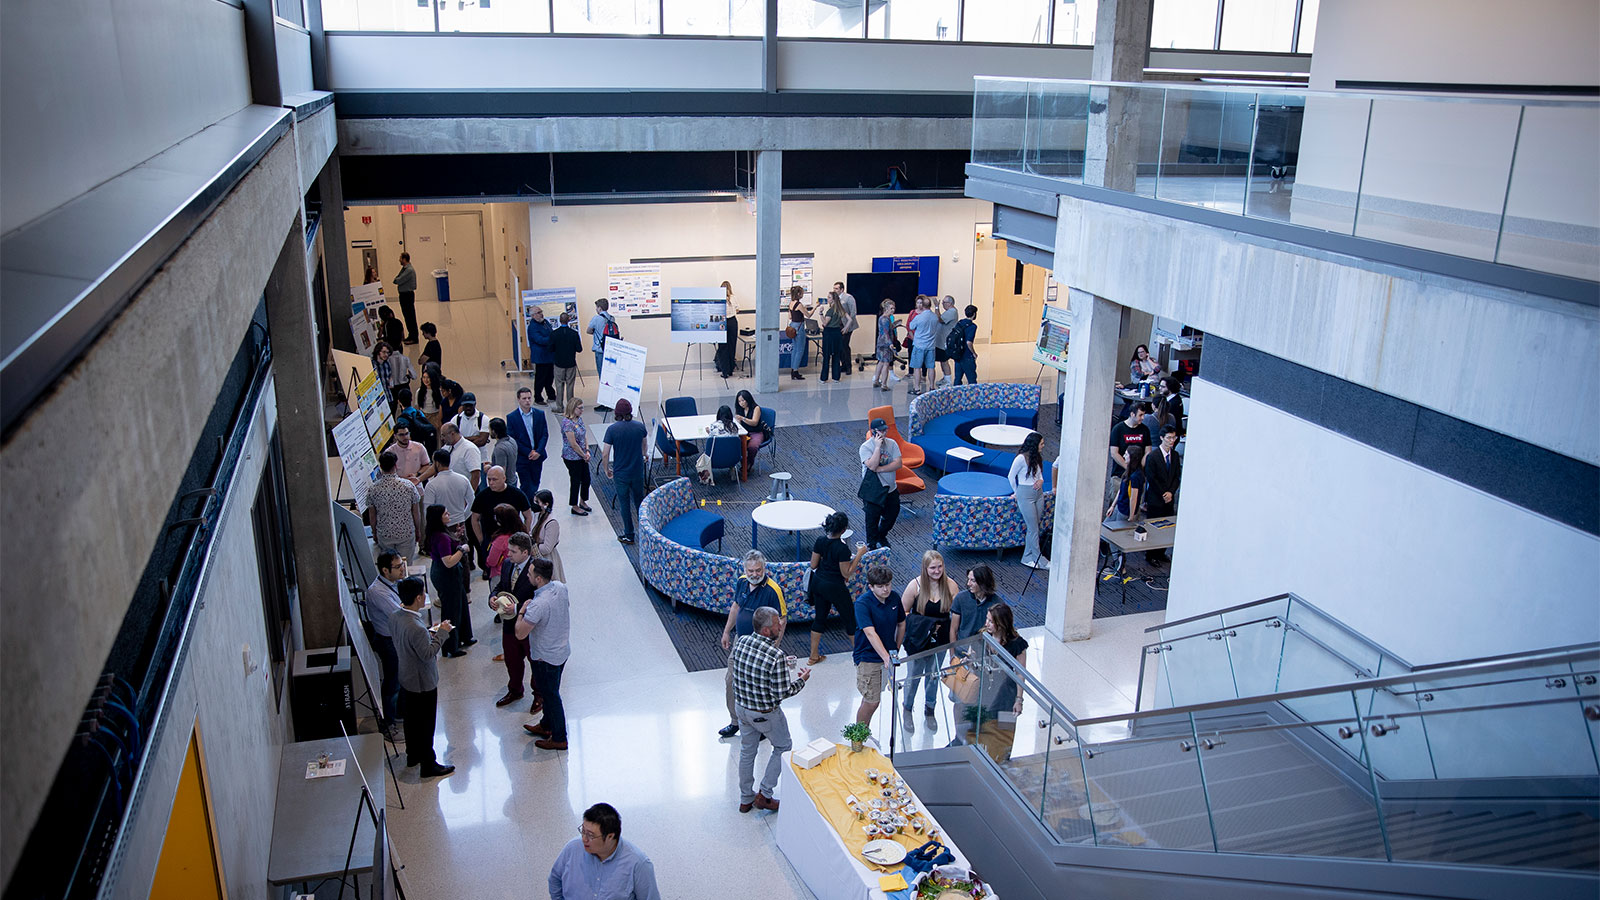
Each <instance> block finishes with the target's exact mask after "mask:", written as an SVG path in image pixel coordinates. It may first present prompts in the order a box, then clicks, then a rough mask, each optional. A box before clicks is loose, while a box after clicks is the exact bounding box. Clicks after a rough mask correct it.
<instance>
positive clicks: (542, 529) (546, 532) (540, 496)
mask: <svg viewBox="0 0 1600 900" xmlns="http://www.w3.org/2000/svg"><path fill="white" fill-rule="evenodd" d="M533 508H534V511H535V512H536V513H537V514H538V518H537V519H535V520H534V522H533V530H532V531H530V532H528V536H529V537H531V538H533V555H534V556H537V557H538V558H540V559H548V560H550V566H551V569H552V570H553V571H554V573H555V574H553V575H552V576H551V577H552V578H554V579H555V580H556V581H559V582H561V583H562V584H566V583H567V569H566V566H563V565H562V564H561V550H560V546H561V523H560V522H558V521H556V517H555V512H556V497H555V495H554V494H552V493H550V492H549V491H540V492H539V493H537V494H534V495H533Z"/></svg>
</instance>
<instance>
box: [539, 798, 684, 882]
mask: <svg viewBox="0 0 1600 900" xmlns="http://www.w3.org/2000/svg"><path fill="white" fill-rule="evenodd" d="M550 900H661V891H660V890H659V889H657V888H656V867H655V865H654V864H653V863H651V862H650V857H648V856H645V855H644V854H643V853H642V852H640V850H639V848H638V847H635V846H634V845H633V844H631V843H629V842H628V841H625V840H623V839H622V816H621V815H620V814H618V813H617V810H616V807H614V806H612V805H611V804H609V803H596V804H595V805H593V806H591V807H589V808H588V809H586V810H584V811H583V822H582V823H581V824H580V825H579V826H578V838H577V840H573V841H568V842H567V845H566V846H565V847H563V848H561V853H560V854H559V855H557V856H556V861H555V864H554V865H552V866H551V867H550Z"/></svg>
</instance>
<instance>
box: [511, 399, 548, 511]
mask: <svg viewBox="0 0 1600 900" xmlns="http://www.w3.org/2000/svg"><path fill="white" fill-rule="evenodd" d="M506 433H507V434H509V435H511V439H512V440H514V441H516V442H517V486H518V487H519V488H521V489H522V492H523V493H524V494H526V495H528V496H530V497H531V496H533V495H534V494H535V493H537V492H538V490H539V482H540V481H541V480H542V479H543V478H544V458H545V445H546V444H548V443H549V442H550V429H549V427H548V426H546V425H545V421H544V410H542V409H541V410H536V409H534V408H533V391H531V390H529V389H528V387H527V386H526V385H524V386H522V387H519V388H517V408H516V409H514V410H512V411H511V412H509V413H506Z"/></svg>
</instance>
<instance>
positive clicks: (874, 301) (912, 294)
mask: <svg viewBox="0 0 1600 900" xmlns="http://www.w3.org/2000/svg"><path fill="white" fill-rule="evenodd" d="M919 278H920V276H919V275H918V274H917V273H916V272H851V273H850V274H848V275H846V276H845V277H844V289H845V290H846V291H849V292H850V296H852V297H854V298H856V313H857V314H858V315H862V316H875V315H877V314H878V306H879V305H880V304H881V303H883V301H884V300H893V301H894V311H895V312H896V313H899V314H900V315H905V314H907V313H909V312H911V311H912V310H913V309H916V308H917V282H918V279H919Z"/></svg>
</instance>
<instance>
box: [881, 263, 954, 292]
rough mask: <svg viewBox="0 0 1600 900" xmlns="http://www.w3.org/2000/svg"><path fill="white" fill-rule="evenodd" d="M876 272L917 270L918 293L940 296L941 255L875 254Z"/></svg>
mask: <svg viewBox="0 0 1600 900" xmlns="http://www.w3.org/2000/svg"><path fill="white" fill-rule="evenodd" d="M872 271H874V272H916V273H917V293H919V294H927V295H928V296H929V297H937V296H939V257H937V256H874V257H873V258H872Z"/></svg>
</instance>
